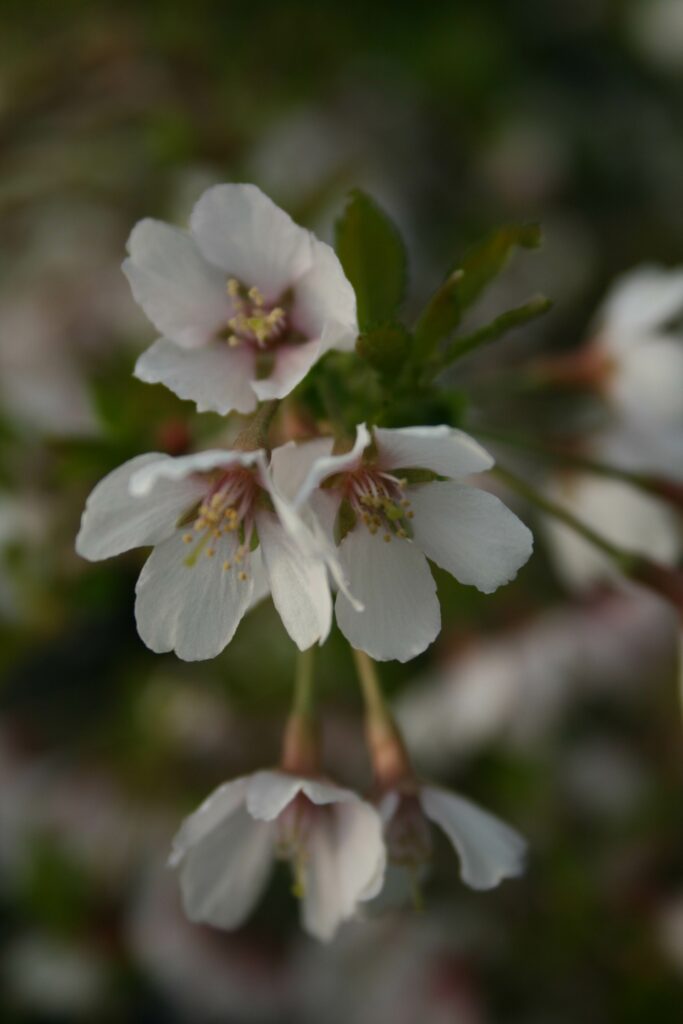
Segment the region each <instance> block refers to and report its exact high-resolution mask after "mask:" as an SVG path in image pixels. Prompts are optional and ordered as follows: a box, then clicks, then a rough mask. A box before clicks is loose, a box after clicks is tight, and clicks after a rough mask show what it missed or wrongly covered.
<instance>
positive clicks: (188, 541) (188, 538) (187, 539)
mask: <svg viewBox="0 0 683 1024" xmlns="http://www.w3.org/2000/svg"><path fill="white" fill-rule="evenodd" d="M193 540H194V537H193V536H192V534H191V533H184V534H183V544H191V543H192V541H193Z"/></svg>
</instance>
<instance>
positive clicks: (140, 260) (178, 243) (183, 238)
mask: <svg viewBox="0 0 683 1024" xmlns="http://www.w3.org/2000/svg"><path fill="white" fill-rule="evenodd" d="M128 252H129V254H130V256H129V258H128V259H126V260H124V263H123V271H124V273H125V275H126V277H127V278H128V280H129V282H130V286H131V289H132V292H133V296H134V298H135V301H136V302H137V303H139V305H140V306H142V308H143V309H144V311H145V313H146V314H147V316H148V317H149V319H150V320H151V322H152V323H153V324H154V326H155V327H156V329H157V330H158V331H160V332H161V333H162V334H164V335H165V336H166V337H167V338H171V339H172V340H173V341H175V342H176V343H177V344H178V345H183V346H185V347H188V348H195V347H197V346H200V345H206V344H208V343H209V342H210V341H211V340H212V339H213V338H214V337H215V335H216V333H217V331H218V330H220V329H221V328H222V327H225V325H226V324H227V322H228V320H229V318H230V317H231V316H232V305H231V303H230V300H229V298H228V295H227V292H226V278H225V274H223V273H222V272H221V271H220V270H217V269H216V267H212V266H211V265H210V264H209V263H207V262H206V260H205V259H204V258H203V256H202V255H201V253H200V252H199V250H198V248H197V245H196V243H195V241H194V239H193V238H192V236H191V235H189V234H188V233H187V232H186V231H181V230H179V229H178V228H174V227H172V226H171V225H170V224H164V223H163V221H158V220H151V219H149V218H147V219H146V220H141V221H140V222H139V223H138V224H136V225H135V227H134V228H133V231H132V232H131V235H130V238H129V239H128Z"/></svg>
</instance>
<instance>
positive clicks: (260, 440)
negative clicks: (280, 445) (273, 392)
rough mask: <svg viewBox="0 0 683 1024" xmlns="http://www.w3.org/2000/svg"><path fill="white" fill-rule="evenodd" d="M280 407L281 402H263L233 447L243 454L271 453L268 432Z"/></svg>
mask: <svg viewBox="0 0 683 1024" xmlns="http://www.w3.org/2000/svg"><path fill="white" fill-rule="evenodd" d="M279 405H280V403H279V401H276V400H273V401H271V402H262V403H261V405H259V407H258V409H257V410H256V412H255V413H254V414H253V415H252V416H250V417H249V419H248V420H247V422H246V423H245V425H244V426H243V427H242V429H241V430H240V432H239V434H238V435H237V437H236V438H235V441H234V442H233V445H232V447H233V448H236V449H238V450H239V451H242V452H253V451H256V450H257V449H263V451H270V444H269V441H268V432H269V429H270V425H271V423H272V422H273V419H274V418H275V414H276V412H277V410H278V406H279Z"/></svg>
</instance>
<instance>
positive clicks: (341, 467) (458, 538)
mask: <svg viewBox="0 0 683 1024" xmlns="http://www.w3.org/2000/svg"><path fill="white" fill-rule="evenodd" d="M331 451H332V441H331V440H329V441H328V443H327V448H326V450H325V446H324V442H321V441H315V442H312V443H311V444H309V445H307V444H303V445H299V446H294V445H285V446H283V447H282V448H279V449H277V450H276V451H275V452H273V473H274V477H275V479H276V481H277V482H278V484H279V485H280V486H282V488H283V489H284V490H286V492H287V493H288V494H289V495H293V494H296V496H295V498H294V500H295V503H296V504H297V505H298V506H302V505H304V504H306V503H307V504H308V505H309V506H310V508H311V509H312V510H313V512H314V514H315V515H316V516H317V518H318V521H319V523H320V524H321V525H322V529H323V530H324V532H325V533H326V534H327V535H328V536H330V537H332V536H334V535H335V533H336V535H337V539H339V537H340V536H341V543H340V546H339V561H340V565H341V570H342V574H343V576H344V577H345V579H346V580H347V581H348V588H349V590H350V591H351V593H352V594H353V595H354V597H355V598H356V599H358V600H359V601H360V602H361V603H362V605H363V608H364V610H363V611H358V610H357V609H356V607H354V605H353V603H352V601H351V600H350V599H349V597H348V596H347V594H346V593H344V592H343V591H341V592H340V593H339V594H338V596H337V602H336V614H337V622H338V624H339V628H340V629H341V631H342V633H343V634H344V635H345V636H346V638H347V639H348V640H349V642H350V643H351V644H353V646H354V647H356V648H359V649H360V650H363V651H366V652H367V653H368V654H370V655H371V656H372V657H373V658H376V659H378V660H380V661H385V660H388V659H392V658H395V659H397V660H398V661H408V660H409V659H410V658H414V657H415V656H416V655H418V654H420V652H421V651H423V650H425V648H426V647H428V646H429V644H431V643H432V641H433V640H434V639H435V638H436V636H437V635H438V632H439V629H440V628H441V616H440V610H439V602H438V599H437V596H436V585H435V583H434V580H433V578H432V574H431V572H430V569H429V565H428V562H427V559H428V558H429V559H431V560H432V561H434V562H435V563H436V564H437V565H439V566H441V568H443V569H445V570H446V571H447V572H450V573H451V574H452V575H453V576H455V577H456V579H458V580H460V582H461V583H469V584H474V586H476V587H477V588H478V589H479V590H482V591H483V592H484V593H491V592H492V591H494V590H495V589H496V588H497V587H499V586H500V585H501V584H502V583H507V582H508V581H509V580H511V579H512V578H513V577H514V576H515V575H516V573H517V570H518V569H519V568H520V566H522V565H523V564H524V563H525V562H526V561H527V559H528V558H529V556H530V554H531V550H532V544H533V541H532V536H531V533H530V531H529V530H528V529H527V527H526V526H525V525H524V524H523V523H522V522H520V520H519V519H518V518H517V516H515V515H514V514H513V513H512V512H510V510H509V509H508V508H506V507H505V505H503V503H502V502H501V501H500V500H499V499H498V498H496V497H495V496H494V495H493V494H489V493H487V492H486V491H482V490H480V489H478V488H476V487H472V486H469V485H468V484H465V483H462V482H461V481H460V479H459V478H462V477H466V476H469V475H470V474H472V473H477V472H480V471H482V470H485V469H490V467H491V466H492V465H493V459H492V458H491V456H490V455H489V453H488V452H486V451H485V450H484V449H483V448H482V447H481V446H480V445H479V444H478V443H477V442H476V441H474V440H473V439H472V438H471V437H469V436H468V435H467V434H464V433H463V432H462V431H459V430H454V429H451V428H450V427H445V426H442V427H406V428H403V429H399V430H383V429H379V428H377V429H375V430H374V431H373V432H372V433H370V431H369V430H368V429H367V428H366V427H365V425H364V424H363V425H361V426H359V427H358V429H357V434H356V441H355V444H354V446H353V448H352V450H351V451H349V452H347V453H346V454H344V455H333V454H331ZM439 477H447V478H448V479H446V480H441V479H438V478H439ZM453 478H455V479H453Z"/></svg>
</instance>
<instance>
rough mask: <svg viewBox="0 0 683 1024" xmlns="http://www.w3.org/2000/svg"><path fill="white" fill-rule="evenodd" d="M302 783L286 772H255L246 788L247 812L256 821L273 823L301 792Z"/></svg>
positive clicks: (296, 776) (301, 780)
mask: <svg viewBox="0 0 683 1024" xmlns="http://www.w3.org/2000/svg"><path fill="white" fill-rule="evenodd" d="M304 782H305V780H304V779H302V778H300V777H299V776H298V775H290V774H289V773H288V772H278V771H261V772H255V773H254V774H253V775H252V776H251V777H250V779H249V785H248V788H247V796H246V801H247V810H248V811H249V813H250V814H251V815H252V817H254V818H256V819H257V820H258V821H274V820H275V818H277V816H278V815H279V814H281V813H282V811H284V809H285V807H287V806H288V805H289V804H290V803H291V802H292V800H293V799H294V797H295V796H296V795H297V793H299V792H300V791H301V787H302V786H303V784H304Z"/></svg>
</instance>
